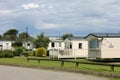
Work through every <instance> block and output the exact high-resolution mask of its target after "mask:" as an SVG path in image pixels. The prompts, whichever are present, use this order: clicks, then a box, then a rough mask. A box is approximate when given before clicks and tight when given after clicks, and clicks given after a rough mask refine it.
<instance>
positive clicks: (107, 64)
mask: <svg viewBox="0 0 120 80" xmlns="http://www.w3.org/2000/svg"><path fill="white" fill-rule="evenodd" d="M29 60H38V62H39V63H40V61H41V60H46V61H60V62H61V67H63V66H64V65H65V64H64V63H65V62H70V63H75V66H76V67H79V64H91V65H103V66H110V69H111V71H113V72H114V67H120V64H114V63H101V62H81V61H71V60H65V59H61V60H58V59H45V58H35V57H28V58H27V62H29Z"/></svg>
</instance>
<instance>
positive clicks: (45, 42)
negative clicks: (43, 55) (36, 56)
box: [34, 33, 50, 48]
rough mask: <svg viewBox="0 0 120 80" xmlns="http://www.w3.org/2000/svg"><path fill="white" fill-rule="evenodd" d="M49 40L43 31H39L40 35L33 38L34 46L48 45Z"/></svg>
mask: <svg viewBox="0 0 120 80" xmlns="http://www.w3.org/2000/svg"><path fill="white" fill-rule="evenodd" d="M49 42H50V40H49V38H48V37H46V36H45V35H44V33H40V35H38V36H37V38H36V39H35V40H34V44H35V48H40V47H45V48H47V47H48V44H49Z"/></svg>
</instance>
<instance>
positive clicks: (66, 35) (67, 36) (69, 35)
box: [62, 33, 73, 40]
mask: <svg viewBox="0 0 120 80" xmlns="http://www.w3.org/2000/svg"><path fill="white" fill-rule="evenodd" d="M69 37H73V35H72V34H71V33H66V34H64V35H63V36H62V39H63V40H65V39H66V38H69Z"/></svg>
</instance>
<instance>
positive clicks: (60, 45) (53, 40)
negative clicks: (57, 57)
mask: <svg viewBox="0 0 120 80" xmlns="http://www.w3.org/2000/svg"><path fill="white" fill-rule="evenodd" d="M49 39H50V43H49V45H48V50H51V49H64V42H63V40H62V39H61V37H58V36H51V37H49Z"/></svg>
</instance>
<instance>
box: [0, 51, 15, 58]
mask: <svg viewBox="0 0 120 80" xmlns="http://www.w3.org/2000/svg"><path fill="white" fill-rule="evenodd" d="M1 55H2V56H3V57H5V58H13V57H14V55H13V52H12V51H9V50H5V51H3V53H2V54H1Z"/></svg>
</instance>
